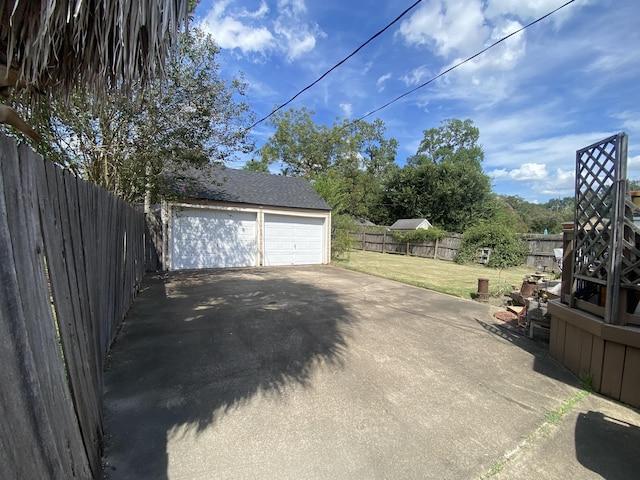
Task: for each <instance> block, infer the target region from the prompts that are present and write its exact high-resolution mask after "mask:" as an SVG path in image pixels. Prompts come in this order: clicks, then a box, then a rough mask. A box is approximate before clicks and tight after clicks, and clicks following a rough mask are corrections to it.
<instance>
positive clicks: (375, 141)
mask: <svg viewBox="0 0 640 480" xmlns="http://www.w3.org/2000/svg"><path fill="white" fill-rule="evenodd" d="M313 116H314V112H312V111H308V110H307V109H305V108H302V109H300V110H294V109H290V110H287V111H285V112H280V113H277V114H276V115H274V118H273V119H272V122H271V124H272V126H274V127H275V132H274V134H273V135H272V136H271V137H270V138H269V140H268V141H267V143H266V144H265V145H264V146H263V147H262V149H261V155H262V162H263V163H266V164H271V163H279V164H281V166H282V173H283V174H285V175H291V176H303V177H305V178H307V179H309V180H310V181H311V182H315V181H317V180H320V179H322V178H323V177H325V176H326V177H327V178H330V179H331V182H332V183H333V185H335V187H336V188H338V189H339V191H340V193H341V195H342V197H343V204H344V211H345V213H348V214H350V215H354V216H358V217H362V218H367V219H371V220H373V221H377V220H379V219H381V218H386V216H385V213H384V212H383V211H382V208H381V198H382V194H383V182H384V181H385V179H386V178H387V177H388V176H389V175H390V172H392V171H394V170H396V169H397V168H398V167H397V165H396V164H395V155H396V151H397V148H398V142H397V141H396V140H395V139H393V138H391V139H388V138H386V136H385V130H386V127H385V125H384V122H382V120H379V119H377V120H375V121H374V122H372V123H368V122H364V121H356V122H350V121H348V120H344V121H342V122H341V123H335V124H334V125H332V126H331V127H327V126H324V125H317V124H316V123H315V122H314V120H313Z"/></svg>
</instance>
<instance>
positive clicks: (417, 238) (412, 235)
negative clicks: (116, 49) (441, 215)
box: [391, 227, 447, 243]
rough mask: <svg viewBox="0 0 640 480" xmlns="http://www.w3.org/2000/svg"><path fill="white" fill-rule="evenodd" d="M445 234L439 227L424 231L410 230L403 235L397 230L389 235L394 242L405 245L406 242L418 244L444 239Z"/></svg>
mask: <svg viewBox="0 0 640 480" xmlns="http://www.w3.org/2000/svg"><path fill="white" fill-rule="evenodd" d="M446 234H447V232H445V231H444V230H442V229H441V228H439V227H431V228H428V229H426V230H424V229H418V230H411V231H409V232H405V233H402V232H399V231H397V230H394V231H393V232H391V235H393V239H394V240H395V241H396V242H401V243H407V242H412V243H419V242H425V241H427V240H439V239H441V238H442V237H444V236H445V235H446Z"/></svg>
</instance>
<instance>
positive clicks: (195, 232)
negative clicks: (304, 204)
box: [162, 202, 331, 270]
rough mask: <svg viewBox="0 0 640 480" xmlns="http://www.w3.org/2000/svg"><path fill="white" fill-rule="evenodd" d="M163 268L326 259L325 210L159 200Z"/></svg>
mask: <svg viewBox="0 0 640 480" xmlns="http://www.w3.org/2000/svg"><path fill="white" fill-rule="evenodd" d="M162 210H163V259H164V262H163V264H164V269H165V270H179V269H191V268H226V267H251V266H275V265H307V264H326V263H329V261H330V259H331V212H330V211H325V210H310V209H291V208H278V207H264V206H259V205H237V204H228V203H221V202H207V203H202V202H183V203H173V202H172V203H164V204H163V209H162Z"/></svg>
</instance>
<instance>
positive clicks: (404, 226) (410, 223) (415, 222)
mask: <svg viewBox="0 0 640 480" xmlns="http://www.w3.org/2000/svg"><path fill="white" fill-rule="evenodd" d="M422 222H427V225H428V226H431V223H430V222H429V220H427V219H426V218H401V219H400V220H397V221H396V223H394V224H393V225H391V227H389V228H391V229H394V230H415V229H416V228H418V226H419V225H420V224H421V223H422Z"/></svg>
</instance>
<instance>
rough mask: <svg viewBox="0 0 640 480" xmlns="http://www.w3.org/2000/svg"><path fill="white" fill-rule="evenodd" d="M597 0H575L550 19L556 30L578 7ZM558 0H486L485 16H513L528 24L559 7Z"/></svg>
mask: <svg viewBox="0 0 640 480" xmlns="http://www.w3.org/2000/svg"><path fill="white" fill-rule="evenodd" d="M597 2H598V0H576V1H575V2H574V3H573V4H572V5H567V6H566V7H564V8H562V9H561V10H559V11H557V12H556V13H555V14H553V15H552V16H551V17H550V19H549V20H550V21H551V22H553V24H554V26H555V27H556V28H559V27H561V26H562V25H563V24H564V23H565V22H566V21H567V20H568V19H569V18H570V17H571V16H572V15H573V14H574V13H575V12H576V11H577V10H578V9H579V8H580V7H582V6H584V5H589V4H592V3H597ZM562 4H563V2H559V1H558V0H518V1H516V2H514V1H513V0H487V7H486V10H485V14H486V16H487V18H496V17H504V16H507V15H510V16H515V17H517V18H519V19H521V20H524V21H526V23H529V22H530V21H532V20H535V19H536V18H539V17H541V16H543V15H546V14H547V13H549V12H551V11H552V10H554V9H556V8H558V7H559V6H561V5H562Z"/></svg>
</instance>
